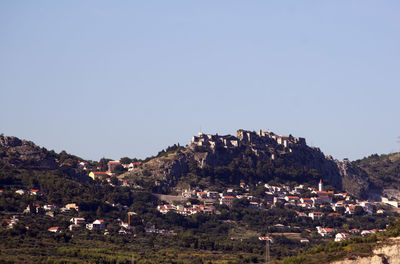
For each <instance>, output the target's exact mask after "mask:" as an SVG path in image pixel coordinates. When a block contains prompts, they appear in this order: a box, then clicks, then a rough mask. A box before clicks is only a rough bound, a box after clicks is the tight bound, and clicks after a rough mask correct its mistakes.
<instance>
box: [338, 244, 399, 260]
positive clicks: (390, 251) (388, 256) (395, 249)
mask: <svg viewBox="0 0 400 264" xmlns="http://www.w3.org/2000/svg"><path fill="white" fill-rule="evenodd" d="M393 242H394V244H393V245H387V246H383V247H378V248H376V249H374V251H373V254H374V255H373V256H371V257H364V258H357V259H355V260H349V259H347V260H342V261H335V262H332V264H400V241H399V238H397V239H394V240H393Z"/></svg>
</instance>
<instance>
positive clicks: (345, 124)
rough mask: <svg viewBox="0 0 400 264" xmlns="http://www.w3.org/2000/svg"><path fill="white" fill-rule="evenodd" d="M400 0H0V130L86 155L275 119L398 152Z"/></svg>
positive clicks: (285, 127)
mask: <svg viewBox="0 0 400 264" xmlns="http://www.w3.org/2000/svg"><path fill="white" fill-rule="evenodd" d="M399 13H400V2H399V1H397V0H394V1H365V0H360V1H348V0H346V1H345V0H343V1H317V0H316V1H298V0H293V1H264V0H262V1H261V0H260V1H232V0H229V1H228V0H227V1H187V0H182V1H174V0H172V1H162V0H159V1H151V0H146V1H1V2H0V133H4V134H5V135H14V136H18V137H20V138H25V139H29V140H33V141H34V142H36V143H37V144H39V145H40V146H44V147H46V148H49V149H54V150H56V151H57V152H59V151H61V150H63V149H64V150H66V151H67V152H69V153H73V154H76V155H78V156H81V157H83V158H86V159H93V160H97V159H99V158H101V157H109V158H114V159H119V158H120V157H123V156H129V157H139V158H144V157H146V156H150V155H154V154H156V153H157V152H158V151H159V150H161V149H163V148H165V147H167V146H168V145H172V144H174V143H178V142H179V143H180V144H182V145H185V144H187V143H188V142H189V141H190V140H191V137H192V135H195V134H197V133H198V132H199V130H200V129H201V130H202V131H203V132H204V133H218V134H234V133H235V131H236V130H237V129H240V128H243V129H248V130H259V129H270V130H271V131H273V132H275V133H278V134H289V133H291V134H292V135H294V136H302V137H305V138H306V139H307V142H308V144H309V145H314V146H318V147H320V148H321V150H322V151H323V152H324V153H325V154H330V155H333V156H334V157H335V158H338V159H342V158H345V157H348V158H350V159H358V158H362V157H364V156H368V155H370V154H373V153H379V154H380V153H389V152H391V151H398V144H397V143H396V140H397V137H398V136H400V122H399V120H400V118H399V114H400V109H399V99H400V16H399Z"/></svg>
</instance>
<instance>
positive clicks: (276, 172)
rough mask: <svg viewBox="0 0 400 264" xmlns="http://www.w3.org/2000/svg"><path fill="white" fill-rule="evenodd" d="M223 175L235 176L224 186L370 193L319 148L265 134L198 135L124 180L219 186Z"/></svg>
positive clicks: (355, 173)
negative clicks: (304, 186)
mask: <svg viewBox="0 0 400 264" xmlns="http://www.w3.org/2000/svg"><path fill="white" fill-rule="evenodd" d="M210 169H211V170H210ZM221 170H228V171H227V172H226V173H225V174H229V173H230V174H233V175H231V176H228V177H229V178H230V180H225V183H227V184H229V183H231V184H234V183H238V181H240V180H246V181H247V182H249V181H251V180H255V179H256V180H260V181H265V182H267V181H269V180H277V179H278V180H279V179H281V180H287V181H297V182H310V183H313V184H315V183H316V182H317V181H318V180H319V179H321V178H322V179H323V181H324V182H326V183H327V184H329V185H332V186H334V187H335V188H337V189H339V190H344V191H347V192H348V193H350V194H352V195H354V196H357V197H361V198H367V197H366V196H367V194H368V190H369V188H370V182H369V179H368V175H367V174H366V173H365V171H363V170H362V169H361V168H359V167H357V166H355V165H353V164H352V163H350V162H348V161H345V162H339V161H337V160H334V159H333V158H332V157H330V156H325V155H324V154H323V153H322V152H321V150H320V149H319V148H315V147H310V146H308V145H307V143H306V140H305V138H301V137H293V136H292V135H289V136H282V135H276V134H274V133H273V132H268V131H264V130H260V131H259V132H254V131H246V130H238V131H237V132H236V135H235V136H233V135H224V136H221V135H218V134H216V135H210V134H203V133H199V135H198V136H194V137H193V138H192V140H191V142H190V143H189V144H188V145H187V147H185V148H184V149H180V150H179V151H177V152H175V153H169V155H165V156H162V157H157V158H154V159H151V160H150V161H148V162H146V163H144V164H143V165H142V166H141V167H139V168H136V169H134V170H133V171H132V172H130V173H128V174H125V175H124V176H125V177H127V178H130V179H133V180H137V179H140V180H141V181H146V180H147V181H155V182H156V183H157V184H161V185H165V186H167V187H174V186H177V185H178V184H179V183H180V181H181V180H182V179H188V178H189V179H190V178H196V177H203V178H204V177H206V178H210V177H211V178H212V179H214V177H216V178H217V180H218V175H222V176H220V177H219V178H221V177H222V178H223V176H224V175H223V174H221V173H219V174H218V173H217V172H220V171H221ZM222 181H224V180H222ZM211 182H212V180H211Z"/></svg>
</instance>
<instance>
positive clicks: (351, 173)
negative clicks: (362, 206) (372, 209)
mask: <svg viewBox="0 0 400 264" xmlns="http://www.w3.org/2000/svg"><path fill="white" fill-rule="evenodd" d="M337 165H338V168H339V170H340V176H341V179H342V185H343V189H344V190H346V191H347V192H349V193H350V194H353V195H355V196H358V197H360V198H364V199H366V198H368V195H369V187H370V182H369V179H368V174H367V173H366V172H365V171H364V170H362V169H361V168H358V167H356V166H355V165H353V164H351V163H350V162H347V161H345V162H342V163H337Z"/></svg>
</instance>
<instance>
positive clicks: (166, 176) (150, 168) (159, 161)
mask: <svg viewBox="0 0 400 264" xmlns="http://www.w3.org/2000/svg"><path fill="white" fill-rule="evenodd" d="M187 172H188V163H187V160H186V156H185V155H184V154H182V153H177V154H171V155H168V156H165V157H160V158H156V159H152V160H150V161H149V162H147V163H145V164H143V166H142V167H140V168H137V169H135V170H133V171H132V172H131V173H130V176H133V177H134V178H136V179H138V180H144V181H149V180H150V181H157V182H162V183H164V184H166V185H168V186H173V185H175V184H176V183H177V181H178V180H179V178H180V177H181V176H183V175H184V174H185V173H187Z"/></svg>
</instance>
